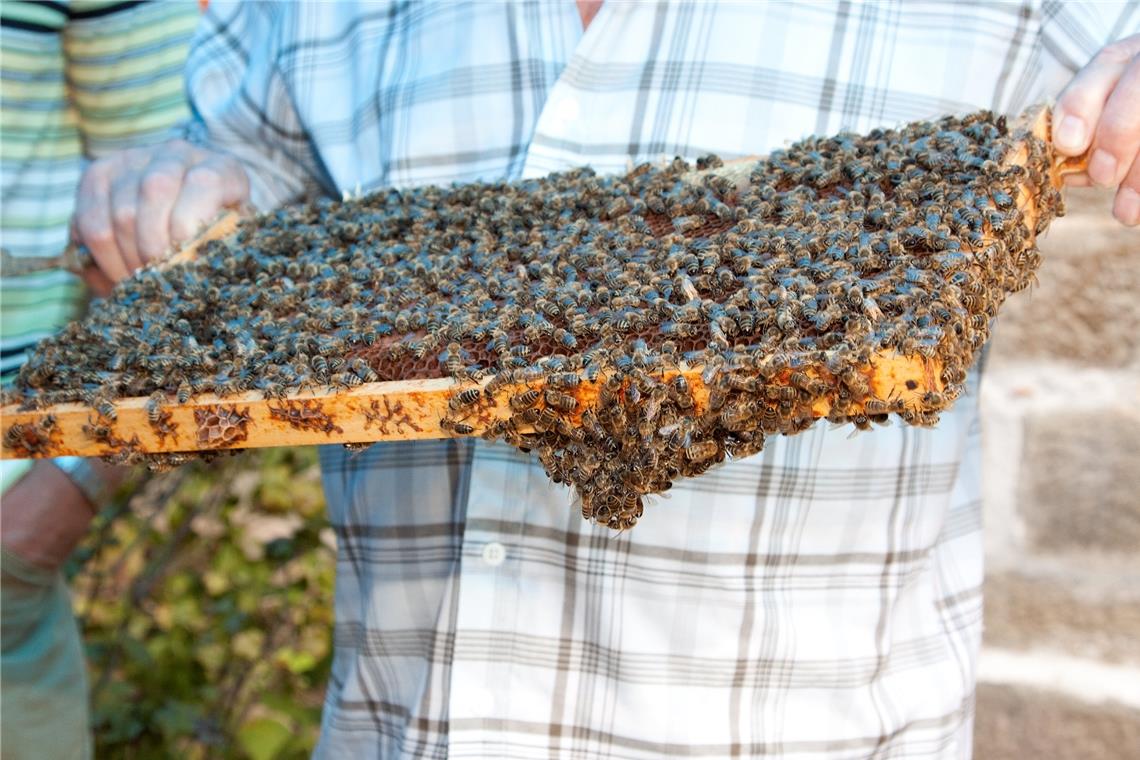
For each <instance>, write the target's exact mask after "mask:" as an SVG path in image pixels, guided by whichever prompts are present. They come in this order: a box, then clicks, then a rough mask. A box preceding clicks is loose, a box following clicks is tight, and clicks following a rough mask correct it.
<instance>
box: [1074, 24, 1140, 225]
mask: <svg viewBox="0 0 1140 760" xmlns="http://www.w3.org/2000/svg"><path fill="white" fill-rule="evenodd" d="M1053 143H1054V145H1056V147H1057V150H1058V151H1059V152H1060V153H1062V154H1064V155H1067V156H1076V155H1080V154H1081V153H1084V152H1085V151H1086V150H1089V147H1090V146H1091V148H1092V150H1091V153H1090V158H1089V164H1088V169H1087V174H1085V175H1075V183H1076V184H1088V183H1089V181H1091V182H1092V183H1093V184H1096V185H1101V186H1103V187H1117V186H1119V189H1118V190H1117V192H1116V201H1115V203H1114V204H1113V209H1112V212H1113V214H1114V215H1115V216H1116V218H1117V219H1119V220H1120V221H1121V222H1123V223H1124V224H1127V225H1129V226H1133V225H1136V224H1137V223H1140V34H1134V35H1132V36H1131V37H1125V38H1124V39H1122V40H1118V41H1117V42H1114V43H1112V44H1111V45H1108V46H1107V47H1105V48H1104V49H1103V50H1101V51H1100V52H1099V53H1097V55H1096V57H1095V58H1093V59H1092V60H1091V61H1089V63H1088V65H1086V66H1085V67H1084V68H1083V69H1081V70H1080V71H1079V72H1077V75H1076V76H1075V77H1073V81H1071V82H1069V84H1068V86H1066V87H1065V90H1064V92H1062V93H1061V96H1060V97H1059V98H1058V99H1057V106H1056V108H1054V110H1053Z"/></svg>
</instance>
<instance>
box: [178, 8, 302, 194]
mask: <svg viewBox="0 0 1140 760" xmlns="http://www.w3.org/2000/svg"><path fill="white" fill-rule="evenodd" d="M291 14H292V9H291V8H290V7H289V4H270V3H255V2H211V3H210V5H209V7H208V9H207V11H206V14H205V15H204V16H203V21H202V24H201V26H200V27H199V30H198V34H197V35H196V36H195V38H194V41H193V42H192V43H191V46H190V56H189V58H188V60H187V64H186V89H187V94H188V96H189V99H190V106H191V111H192V113H191V116H190V118H189V120H187V122H186V123H185V124H183V125H182V127H181V129H180V131H179V134H180V136H182V137H183V138H185V139H186V140H189V141H190V142H192V143H195V144H198V145H202V146H203V147H208V148H211V149H213V150H218V151H222V152H225V153H228V154H230V155H232V156H234V157H235V158H237V159H238V160H239V161H241V162H242V163H243V164H244V165H245V167H246V171H247V172H248V174H249V179H250V193H251V196H252V201H253V204H254V206H256V207H257V208H258V209H261V210H263V211H264V210H268V209H271V208H274V207H276V206H279V205H281V204H283V203H286V202H288V201H291V200H295V199H297V198H299V197H301V196H302V195H304V194H305V193H306V191H307V190H308V189H310V188H311V187H312V186H313V185H317V184H319V177H321V176H322V175H321V173H320V171H319V166H320V164H319V159H318V157H317V154H316V151H315V150H314V148H313V145H312V141H311V139H310V137H309V135H308V132H307V131H306V129H305V127H304V124H303V123H302V122H301V119H300V118H299V117H298V115H297V111H296V109H295V108H294V105H293V101H292V98H291V95H290V90H289V84H288V81H287V79H286V77H285V76H284V75H283V74H282V72H281V71H280V70H279V68H278V66H277V63H276V62H277V53H278V51H279V50H280V49H281V47H282V44H283V41H284V40H286V39H287V38H286V35H285V30H286V29H287V28H288V27H289V26H290V24H289V16H291Z"/></svg>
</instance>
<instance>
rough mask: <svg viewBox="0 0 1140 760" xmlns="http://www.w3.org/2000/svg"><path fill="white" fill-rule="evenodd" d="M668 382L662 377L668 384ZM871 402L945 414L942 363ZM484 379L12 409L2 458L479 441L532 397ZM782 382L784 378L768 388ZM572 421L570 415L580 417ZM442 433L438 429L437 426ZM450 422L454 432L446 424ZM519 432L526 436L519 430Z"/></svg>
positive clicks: (696, 380) (909, 364)
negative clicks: (465, 403)
mask: <svg viewBox="0 0 1140 760" xmlns="http://www.w3.org/2000/svg"><path fill="white" fill-rule="evenodd" d="M1023 124H1024V125H1023V127H1022V128H1023V129H1028V130H1029V131H1031V132H1032V134H1034V135H1036V136H1037V137H1039V138H1042V139H1047V137H1048V135H1049V114H1048V112H1047V111H1046V110H1044V109H1040V110H1037V111H1034V112H1031V113H1030V114H1028V115H1027V116H1026V117H1025V121H1024V123H1023ZM1027 160H1028V152H1027V150H1026V149H1025V148H1024V147H1022V148H1021V149H1018V150H1014V151H1012V152H1011V154H1010V155H1009V157H1008V158H1007V163H1009V164H1021V165H1024V164H1025V162H1026V161H1027ZM1084 165H1085V160H1084V159H1083V158H1081V159H1069V160H1066V161H1058V162H1057V163H1056V164H1055V165H1054V166H1053V171H1052V173H1051V174H1052V176H1051V177H1050V180H1051V181H1052V183H1053V185H1054V186H1055V187H1058V188H1059V187H1060V185H1061V180H1062V177H1063V175H1065V174H1069V173H1075V172H1080V171H1083V169H1084ZM749 166H751V163H747V162H744V163H742V162H736V163H735V164H728V165H726V166H724V167H722V168H720V169H714V170H710V171H716V172H720V173H723V174H726V175H730V176H734V177H746V176H747V168H748V167H749ZM1038 194H1039V191H1038V189H1037V188H1034V187H1033V186H1032V185H1030V184H1029V183H1028V182H1026V183H1024V184H1023V185H1022V186H1021V187H1020V188H1019V190H1018V195H1017V198H1016V203H1017V205H1018V207H1019V208H1020V209H1021V211H1022V213H1023V215H1024V218H1025V223H1026V226H1027V227H1028V229H1029V231H1030V236H1029V238H1028V240H1027V243H1026V244H1027V246H1028V245H1032V244H1033V239H1034V238H1033V230H1034V229H1035V228H1036V225H1037V219H1038V216H1039V210H1038V208H1037V205H1036V198H1037V197H1038ZM239 219H240V216H239V214H237V213H236V212H230V213H227V214H225V215H224V216H222V217H221V218H220V219H219V220H218V221H216V222H215V223H214V224H213V225H211V226H210V227H209V228H208V229H207V230H206V231H205V232H204V233H203V234H202V235H201V236H200V237H199V238H198V239H196V240H195V241H194V242H193V243H191V244H189V245H187V246H185V247H184V248H183V249H182V250H181V251H179V252H178V253H177V254H175V255H174V256H172V257H171V258H170V259H169V260H168V261H167V262H164V265H168V264H169V263H172V262H176V261H180V260H185V259H188V258H191V257H192V256H193V255H194V253H195V252H196V250H197V249H198V247H200V246H201V245H202V244H204V243H205V242H207V241H209V240H215V239H220V238H224V237H226V236H227V235H229V234H231V233H232V232H233V231H234V230H235V228H236V226H237V223H238V221H239ZM804 371H805V372H806V373H807V374H808V375H811V376H819V375H821V374H824V373H826V370H825V369H823V368H822V367H812V366H810V365H809V366H807V367H805V370H804ZM672 373H673V374H676V373H680V374H683V375H684V376H685V378H686V380H687V381H688V383H689V386H690V388H691V389H692V393H693V402H694V414H700V413H701V412H702V411H703V410H704V409H705V407H706V406H707V403H708V396H709V389H708V387H707V386H706V384H705V382H704V381H703V379H702V368H700V367H686V366H679V367H677V368H676V369H675V370H673V371H672ZM670 374H671V373H670V372H666V378H665V379H669V375H670ZM862 374H863V375H864V377H865V379H866V380H867V381H868V383H869V385H870V388H871V390H872V396H873V398H874V399H878V400H881V401H890V402H892V403H894V404H898V403H900V402H901V403H902V404H903V405H904V406H905V407H906V408H909V409H915V410H920V411H935V410H937V409H939V408H942V407H943V406H944V403H939V404H933V405H932V404H931V403H930V402H929V401H928V399H930V398H939V397H940V394H941V392H942V391H943V388H944V384H943V382H942V380H941V374H942V364H941V362H940V361H939V360H938V359H937V358H926V357H923V356H918V355H913V356H903V355H899V354H896V353H893V352H892V353H880V354H878V355H876V356H874V357H873V358H872V360H871V361H870V363H869V364H868V365H867V366H866V367H864V368H863V370H862ZM605 379H606V378H605V377H604V376H603V377H599V378H596V379H595V380H594V381H593V382H591V381H588V380H586V379H583V380H582V381H581V382H580V383H578V384H577V386H576V387H575V388H574V389H573V390H570V391H567V392H569V393H571V394H573V395H574V396H575V398H576V399H577V401H578V405H577V408H578V409H579V410H583V409H586V408H590V407H592V406H593V405H594V402H595V401H596V399H597V396H598V394H599V392H600V389H601V386H602V383H603V382H604V381H605ZM493 382H494V381H493V380H484V381H482V382H478V383H475V382H457V381H454V380H451V379H447V378H441V379H427V380H408V381H395V382H377V383H367V384H363V385H360V386H357V387H355V388H352V389H348V390H339V391H335V392H334V391H331V390H330V391H327V392H319V391H304V392H293V393H289V394H288V395H286V396H285V397H284V398H281V399H275V398H269V399H267V398H264V397H263V395H262V393H261V392H258V391H254V392H247V393H244V394H240V395H235V396H227V397H225V398H221V397H218V396H215V395H212V394H198V395H195V396H194V397H192V398H191V399H189V400H188V401H187V402H186V403H182V404H178V403H174V401H173V400H171V401H170V402H169V403H167V404H165V405H163V406H162V407H160V408H159V409H157V410H156V409H153V408H152V409H148V406H147V402H148V399H147V398H124V399H120V400H118V401H116V402H115V403H114V404H113V407H114V410H113V415H107V414H100V413H99V412H97V411H96V410H94V409H92V408H91V407H89V406H86V405H83V404H58V405H55V406H51V407H47V408H38V409H30V410H28V409H20V408H19V407H17V406H16V405H9V406H7V407H4V408H3V409H2V410H0V424H2V427H3V439H2V440H3V449H2V452H0V456H2V457H3V458H4V459H11V458H28V457H49V456H61V455H74V456H104V457H111V458H118V459H120V460H122V461H129V460H130V458H131V457H130V455H132V454H156V453H178V452H202V451H217V450H224V449H246V448H259V447H269V446H298V445H312V444H328V443H369V442H377V441H393V440H413V439H432V438H447V437H452V436H456V435H479V434H482V433H485V432H487V431H488V430H489V429H491V428H492V426H494V425H495V423H497V422H500V421H504V420H506V419H508V418H509V417H510V416H511V415H512V413H513V412H512V410H511V408H510V405H509V398H510V397H511V396H512V395H514V394H517V393H521V392H523V391H525V390H527V389H541V388H542V384H543V380H541V379H538V380H535V381H533V382H530V383H526V384H502V383H500V384H497V385H496V386H495V387H494V390H493V392H485V391H487V387H488V385H489V384H492V383H493ZM776 382H782V383H789V382H791V379H790V377H788V376H787V373H785V376H782V377H778V378H776ZM468 387H472V388H478V389H479V390H480V397H479V401H478V402H476V403H474V404H471V405H470V407H468V408H465V409H463V410H461V411H458V412H457V411H456V410H455V409H454V408H453V407H450V406H449V404H450V402H451V399H452V398H453V397H455V395H456V393H457V392H458V391H461V390H463V389H465V388H468ZM833 403H834V399H832V398H830V397H828V396H827V395H821V396H819V397H817V398H816V399H814V401H813V403H812V413H813V414H814V415H815V416H816V417H817V418H821V417H825V416H827V414H828V412H829V410H830V409H831V406H832V404H833ZM579 415H580V411H579ZM449 418H450V419H451V420H452V422H451V423H449V422H447V420H448V419H449ZM457 418H458V419H459V422H460V425H459V426H457V425H455V424H454V420H455V419H457ZM520 432H527V431H520Z"/></svg>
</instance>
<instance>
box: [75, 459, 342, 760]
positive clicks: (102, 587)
mask: <svg viewBox="0 0 1140 760" xmlns="http://www.w3.org/2000/svg"><path fill="white" fill-rule="evenodd" d="M132 488H133V489H134V493H133V495H132V496H131V497H130V498H127V499H124V500H122V503H121V504H120V505H119V506H116V507H113V508H108V509H107V510H105V511H104V512H103V513H102V514H101V515H100V516H99V518H98V519H97V521H96V524H95V526H94V529H93V530H92V532H91V534H90V535H89V537H88V540H87V541H86V542H85V543H84V544H83V546H81V547H80V549H79V550H78V551H77V552H76V554H75V556H74V558H73V559H72V562H71V565H70V567H69V571H70V574H71V575H72V583H73V588H74V598H75V608H76V614H77V615H78V616H79V619H80V624H81V627H82V630H83V635H84V639H85V641H86V644H87V651H88V663H89V668H90V669H89V677H90V681H91V698H92V722H93V728H94V732H95V744H96V756H97V757H100V758H104V757H107V758H119V757H123V758H152V757H153V758H168V757H172V756H178V757H182V758H188V759H192V758H206V757H209V758H215V757H222V758H251V759H252V760H269V759H270V758H294V757H308V756H309V753H310V752H311V750H312V748H313V746H314V744H315V743H316V739H317V735H318V732H319V728H320V712H321V701H322V699H323V696H324V689H325V682H326V680H327V678H328V674H329V667H330V664H331V660H332V642H331V639H332V604H333V573H334V567H335V550H334V541H335V539H334V538H333V534H332V530H331V529H330V528H329V527H328V523H327V522H326V520H325V510H324V506H325V505H324V497H323V494H322V492H321V485H320V475H319V470H318V466H317V456H316V451H315V450H314V449H266V450H262V451H258V452H251V453H247V454H243V455H240V456H237V457H229V458H221V459H218V460H215V461H214V462H211V463H198V464H193V465H187V466H184V467H181V468H179V469H177V470H174V471H172V472H169V473H166V474H163V475H158V476H149V475H142V474H140V476H139V478H138V479H137V481H136V482H135V483H134V484H133V485H132Z"/></svg>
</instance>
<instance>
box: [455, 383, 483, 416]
mask: <svg viewBox="0 0 1140 760" xmlns="http://www.w3.org/2000/svg"><path fill="white" fill-rule="evenodd" d="M480 398H482V392H481V391H480V390H479V389H478V388H467V389H465V390H462V391H460V392H459V393H457V394H455V395H454V396H452V397H451V399H450V400H449V401H448V402H447V408H448V409H450V410H451V411H453V412H457V411H459V410H461V409H466V408H467V407H470V406H474V405H475V404H477V403H478V402H479V399H480Z"/></svg>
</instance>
